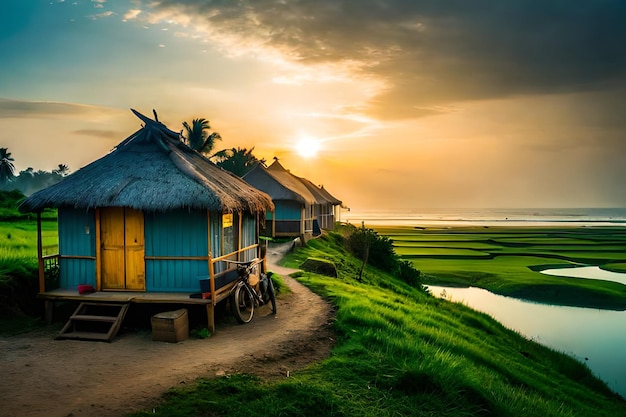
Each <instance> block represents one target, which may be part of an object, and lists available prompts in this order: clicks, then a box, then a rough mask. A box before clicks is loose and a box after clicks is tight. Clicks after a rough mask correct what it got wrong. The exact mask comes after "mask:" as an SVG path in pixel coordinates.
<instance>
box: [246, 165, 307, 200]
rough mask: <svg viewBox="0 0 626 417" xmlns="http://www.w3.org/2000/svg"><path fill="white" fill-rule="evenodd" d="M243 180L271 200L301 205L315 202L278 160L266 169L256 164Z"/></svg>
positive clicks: (305, 188) (301, 184) (304, 187)
mask: <svg viewBox="0 0 626 417" xmlns="http://www.w3.org/2000/svg"><path fill="white" fill-rule="evenodd" d="M243 179H244V180H245V181H247V182H248V183H249V184H251V185H253V186H254V187H257V188H259V189H261V190H263V191H265V192H266V193H268V194H269V195H270V196H272V199H273V200H295V201H299V202H301V203H303V204H305V203H306V204H315V203H316V202H317V200H316V198H315V196H314V195H313V194H311V192H310V191H309V189H308V188H307V187H306V186H305V185H304V184H303V183H302V181H300V180H299V179H298V177H296V176H295V175H293V174H291V173H290V172H289V171H287V170H286V169H285V168H284V167H283V166H282V165H281V164H280V162H278V159H276V160H275V161H274V163H272V165H270V166H269V167H267V168H266V167H264V166H263V165H262V164H258V165H257V166H256V167H254V168H253V169H252V170H250V171H249V172H248V173H247V174H246V175H244V176H243Z"/></svg>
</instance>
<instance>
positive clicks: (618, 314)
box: [428, 268, 626, 398]
mask: <svg viewBox="0 0 626 417" xmlns="http://www.w3.org/2000/svg"><path fill="white" fill-rule="evenodd" d="M568 269H569V270H570V271H571V270H572V269H573V268H568ZM560 271H563V270H560ZM561 275H562V274H561ZM622 275H623V274H622ZM428 287H429V288H430V291H431V293H432V294H433V295H434V296H441V294H442V293H443V292H444V290H445V295H446V298H448V299H452V301H456V302H462V303H464V304H465V305H467V306H469V307H471V308H473V309H475V310H478V311H482V312H484V313H487V314H489V315H490V316H491V317H493V318H495V319H496V320H498V321H499V322H500V323H502V324H504V325H505V326H506V327H508V328H510V329H513V330H515V331H517V332H519V333H521V334H522V335H524V336H526V337H527V338H529V339H532V340H534V341H536V342H538V343H541V344H543V345H545V346H548V347H551V348H553V349H555V350H558V351H561V352H564V353H566V354H568V355H570V356H573V357H575V358H577V359H578V360H580V361H581V362H584V363H586V364H587V365H588V366H589V368H590V369H591V371H592V372H593V373H594V374H595V375H596V376H598V377H599V378H601V379H602V380H604V381H605V382H606V383H607V384H608V385H609V387H610V388H611V389H612V390H614V391H616V392H617V393H619V394H620V395H621V396H622V397H624V398H626V312H624V311H611V310H597V309H590V308H577V307H563V306H553V305H547V304H537V303H531V302H526V301H521V300H518V299H515V298H509V297H504V296H501V295H496V294H493V293H491V292H489V291H487V290H483V289H481V288H473V287H470V288H449V287H438V286H432V285H429V286H428Z"/></svg>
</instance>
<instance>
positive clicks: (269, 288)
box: [264, 275, 276, 314]
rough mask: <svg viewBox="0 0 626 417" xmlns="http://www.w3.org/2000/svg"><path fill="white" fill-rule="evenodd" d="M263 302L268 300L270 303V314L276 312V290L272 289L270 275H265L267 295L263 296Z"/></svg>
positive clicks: (272, 283)
mask: <svg viewBox="0 0 626 417" xmlns="http://www.w3.org/2000/svg"><path fill="white" fill-rule="evenodd" d="M264 298H265V302H266V303H267V301H268V300H269V302H270V303H271V304H272V314H276V291H274V282H272V277H271V276H269V275H268V276H267V296H265V297H264Z"/></svg>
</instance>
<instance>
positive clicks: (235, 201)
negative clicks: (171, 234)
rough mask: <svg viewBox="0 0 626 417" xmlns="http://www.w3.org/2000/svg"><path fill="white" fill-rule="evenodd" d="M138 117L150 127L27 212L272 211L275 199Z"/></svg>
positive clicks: (33, 199)
mask: <svg viewBox="0 0 626 417" xmlns="http://www.w3.org/2000/svg"><path fill="white" fill-rule="evenodd" d="M133 112H134V113H135V114H136V115H137V116H138V117H139V118H140V119H141V120H142V121H144V123H145V125H144V126H143V127H142V128H141V129H139V130H138V131H137V132H135V133H133V134H132V135H131V136H129V137H128V138H127V139H125V140H124V141H122V142H121V143H120V144H119V145H117V146H116V147H115V148H114V149H113V150H112V151H111V152H110V153H109V154H107V155H105V156H104V157H102V158H100V159H98V160H96V161H94V162H92V163H91V164H89V165H87V166H85V167H84V168H82V169H80V170H78V171H76V172H74V173H73V174H71V175H69V176H67V177H66V178H65V179H64V180H63V181H61V182H59V183H58V184H55V185H52V186H50V187H48V188H46V189H44V190H41V191H38V192H36V193H34V194H33V195H31V196H30V197H29V198H28V199H26V200H25V201H24V202H23V203H22V204H21V205H20V210H21V211H23V212H38V211H41V210H43V209H44V208H47V207H64V206H66V207H74V208H85V209H89V208H96V207H105V206H115V207H131V208H134V209H137V210H144V211H167V210H172V209H177V208H192V209H207V210H210V211H220V212H223V213H230V212H237V211H247V212H251V213H260V212H265V211H271V210H273V203H272V200H271V198H270V197H269V196H268V195H267V194H265V193H263V192H260V191H259V190H257V189H255V188H253V187H251V186H250V185H249V184H247V183H246V182H245V181H242V180H241V179H240V178H239V177H237V176H236V175H234V174H232V173H230V172H228V171H226V170H223V169H221V168H219V167H218V166H217V165H215V164H213V163H212V162H211V161H209V160H208V159H206V158H205V157H203V156H202V155H201V154H199V153H198V152H196V151H194V150H192V149H191V148H189V147H188V146H187V145H185V144H184V143H183V142H181V140H180V135H179V134H178V133H177V132H173V131H171V130H169V129H168V128H167V127H166V126H165V125H163V124H162V123H160V122H158V121H155V120H151V119H149V118H147V117H145V116H143V115H141V114H139V113H137V112H136V111H134V110H133Z"/></svg>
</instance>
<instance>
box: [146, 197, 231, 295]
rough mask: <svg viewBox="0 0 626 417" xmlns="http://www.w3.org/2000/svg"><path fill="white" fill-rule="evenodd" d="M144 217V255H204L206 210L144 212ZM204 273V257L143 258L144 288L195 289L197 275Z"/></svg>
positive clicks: (196, 286)
mask: <svg viewBox="0 0 626 417" xmlns="http://www.w3.org/2000/svg"><path fill="white" fill-rule="evenodd" d="M212 214H213V213H212ZM211 217H213V215H212V216H211ZM215 217H217V215H216V216H215ZM144 219H145V234H146V256H148V257H150V256H155V257H156V256H163V257H168V256H172V257H176V256H181V257H182V256H207V255H208V253H209V247H208V237H207V233H208V230H207V229H208V220H207V213H206V211H200V210H195V211H188V210H182V209H181V210H175V211H171V212H167V213H145V215H144ZM218 230H219V229H218ZM208 274H209V267H208V261H206V260H199V261H194V260H146V290H147V291H181V292H198V291H199V286H198V285H199V284H198V276H206V275H208Z"/></svg>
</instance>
